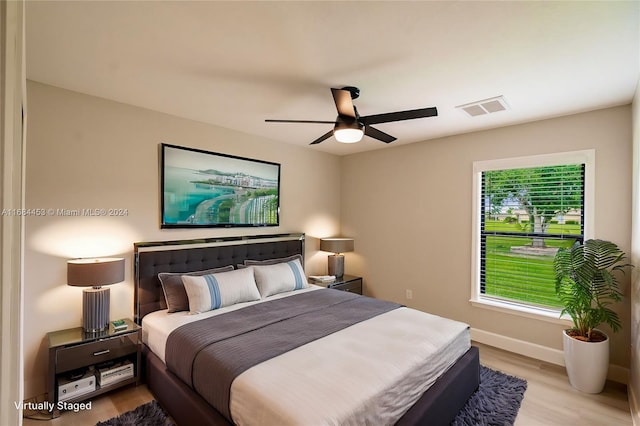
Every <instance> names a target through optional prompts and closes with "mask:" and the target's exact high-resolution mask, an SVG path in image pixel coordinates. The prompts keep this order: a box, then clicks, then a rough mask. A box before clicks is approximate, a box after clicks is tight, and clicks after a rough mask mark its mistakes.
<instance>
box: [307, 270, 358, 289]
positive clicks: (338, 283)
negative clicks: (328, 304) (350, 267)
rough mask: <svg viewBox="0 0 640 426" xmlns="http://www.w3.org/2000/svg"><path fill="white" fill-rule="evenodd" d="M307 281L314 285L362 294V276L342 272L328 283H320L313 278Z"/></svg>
mask: <svg viewBox="0 0 640 426" xmlns="http://www.w3.org/2000/svg"><path fill="white" fill-rule="evenodd" d="M309 282H310V283H311V284H314V285H319V286H323V287H327V288H332V289H334V290H342V291H348V292H351V293H356V294H362V277H356V276H353V275H347V274H344V275H343V276H341V277H339V278H336V279H335V281H331V282H329V283H320V282H316V281H313V280H310V281H309Z"/></svg>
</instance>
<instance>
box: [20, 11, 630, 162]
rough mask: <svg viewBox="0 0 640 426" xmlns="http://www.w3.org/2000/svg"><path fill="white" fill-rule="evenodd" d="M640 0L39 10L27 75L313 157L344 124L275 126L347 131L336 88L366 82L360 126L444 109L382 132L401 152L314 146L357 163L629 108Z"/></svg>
mask: <svg viewBox="0 0 640 426" xmlns="http://www.w3.org/2000/svg"><path fill="white" fill-rule="evenodd" d="M639 4H640V3H639V2H637V1H633V2H588V3H587V2H574V1H571V2H505V1H501V2H453V1H447V2H185V1H179V2H100V1H90V2H60V1H45V2H36V1H28V2H27V4H26V14H27V15H26V16H27V18H26V32H27V34H26V36H27V55H26V56H27V77H28V78H29V79H31V80H36V81H39V82H43V83H47V84H51V85H54V86H58V87H63V88H66V89H71V90H75V91H78V92H83V93H87V94H90V95H95V96H99V97H103V98H107V99H112V100H115V101H119V102H124V103H127V104H132V105H136V106H140V107H144V108H149V109H152V110H156V111H161V112H165V113H168V114H173V115H176V116H180V117H186V118H190V119H194V120H198V121H203V122H207V123H211V124H214V125H217V126H222V127H227V128H231V129H236V130H239V131H242V132H246V133H250V134H255V135H260V136H264V137H267V138H270V139H274V140H279V141H283V142H287V143H291V144H296V145H300V146H308V143H309V142H311V141H312V140H314V139H315V138H317V137H318V136H320V135H322V134H323V133H325V132H327V131H328V130H330V129H331V125H330V124H329V125H328V124H274V123H265V122H264V120H265V119H266V118H280V119H282V118H284V119H312V120H334V119H335V116H336V111H335V106H334V104H333V99H332V97H331V92H330V90H329V89H330V88H331V87H336V88H341V87H343V86H346V85H353V86H358V87H359V88H360V90H361V94H360V98H359V99H357V100H356V101H355V104H356V106H357V107H358V110H359V112H360V114H362V115H371V114H378V113H384V112H392V111H398V110H407V109H415V108H424V107H430V106H436V107H437V108H438V112H439V115H438V117H433V118H425V119H418V120H411V121H403V122H397V123H388V124H379V125H376V127H377V128H379V129H380V130H382V131H384V132H387V133H390V134H392V135H394V136H396V137H397V138H398V140H397V141H395V142H393V143H392V144H391V145H389V146H387V145H386V144H383V143H381V142H379V141H376V140H374V139H370V138H368V137H365V138H364V139H363V140H362V141H361V142H359V143H356V144H340V143H338V142H337V141H336V140H335V139H334V138H333V137H332V138H330V139H327V140H326V141H324V142H323V143H321V144H319V145H314V146H312V147H309V149H316V150H321V151H326V152H330V153H334V154H338V155H345V154H350V153H355V152H362V151H367V150H372V149H382V148H387V147H390V146H394V145H401V144H407V143H412V142H417V141H423V140H428V139H432V138H436V137H442V136H447V135H453V134H459V133H466V132H471V131H475V130H479V129H488V128H494V127H500V126H506V125H510V124H516V123H522V122H527V121H534V120H540V119H544V118H549V117H556V116H561V115H566V114H572V113H577V112H582V111H589V110H594V109H599V108H605V107H610V106H615V105H624V104H629V103H630V102H631V100H632V97H633V94H634V91H635V89H636V84H637V82H638V78H639V73H640V66H639V51H640V35H639V30H638V28H639V15H640V13H639ZM499 95H503V96H504V97H505V99H506V101H507V102H508V104H509V105H510V107H511V109H510V110H508V111H502V112H499V113H495V114H491V115H484V116H479V117H474V118H469V117H468V116H466V115H465V114H463V113H462V112H461V111H460V110H457V109H455V107H456V106H458V105H462V104H466V103H469V102H472V101H477V100H481V99H486V98H491V97H494V96H499ZM174 142H175V143H179V141H174Z"/></svg>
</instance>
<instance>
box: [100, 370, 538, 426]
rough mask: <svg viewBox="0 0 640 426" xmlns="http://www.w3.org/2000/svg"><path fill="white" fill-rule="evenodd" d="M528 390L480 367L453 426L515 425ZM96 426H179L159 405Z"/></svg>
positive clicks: (520, 381) (519, 382) (520, 382)
mask: <svg viewBox="0 0 640 426" xmlns="http://www.w3.org/2000/svg"><path fill="white" fill-rule="evenodd" d="M526 389H527V382H526V380H523V379H520V378H518V377H513V376H509V375H507V374H504V373H501V372H500V371H495V370H492V369H490V368H487V367H484V366H480V387H479V388H478V390H477V391H476V392H475V393H474V394H473V395H471V398H469V401H467V404H466V405H465V406H464V407H463V408H462V410H460V413H458V415H457V416H456V418H455V419H454V421H453V422H452V423H451V425H452V426H463V425H464V426H507V425H513V422H514V421H515V420H516V416H517V415H518V409H519V408H520V403H521V402H522V398H523V397H524V391H525V390H526ZM96 426H175V424H174V423H173V421H171V419H170V418H169V416H168V415H167V414H166V413H165V412H164V410H163V409H162V408H161V407H160V405H159V404H158V402H157V401H151V402H148V403H146V404H144V405H141V406H139V407H138V408H136V409H135V410H133V411H129V412H126V413H124V414H122V415H120V416H118V417H114V418H112V419H109V420H107V421H106V422H99V423H97V424H96Z"/></svg>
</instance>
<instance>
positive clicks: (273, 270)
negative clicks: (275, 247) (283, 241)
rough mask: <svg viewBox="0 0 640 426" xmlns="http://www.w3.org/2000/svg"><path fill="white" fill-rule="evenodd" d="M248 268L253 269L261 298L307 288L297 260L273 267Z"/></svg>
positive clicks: (300, 265)
mask: <svg viewBox="0 0 640 426" xmlns="http://www.w3.org/2000/svg"><path fill="white" fill-rule="evenodd" d="M250 268H251V269H253V273H254V275H255V277H256V284H258V290H259V291H260V295H261V296H262V297H263V298H265V297H268V296H271V295H273V294H278V293H284V292H285V291H293V290H300V289H303V288H306V287H308V284H307V279H306V277H305V275H304V269H302V264H301V263H300V260H298V259H296V260H292V261H290V262H286V263H277V264H275V265H253V266H250Z"/></svg>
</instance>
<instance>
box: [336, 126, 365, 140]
mask: <svg viewBox="0 0 640 426" xmlns="http://www.w3.org/2000/svg"><path fill="white" fill-rule="evenodd" d="M333 135H334V136H335V138H336V140H337V141H338V142H342V143H355V142H360V140H362V136H364V132H363V131H362V130H361V129H337V130H334V132H333Z"/></svg>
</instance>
